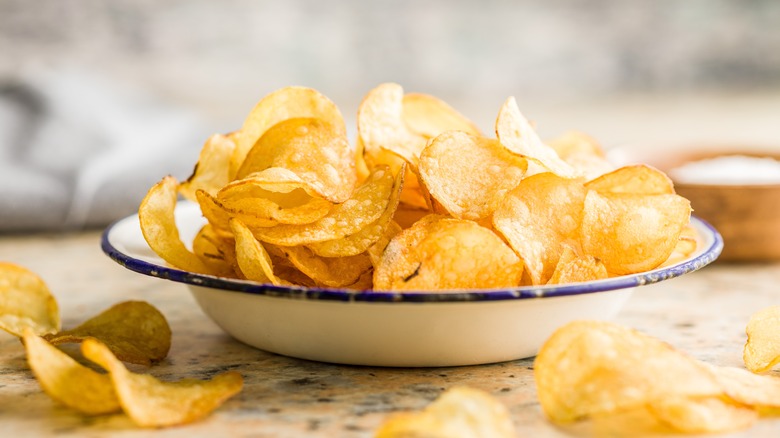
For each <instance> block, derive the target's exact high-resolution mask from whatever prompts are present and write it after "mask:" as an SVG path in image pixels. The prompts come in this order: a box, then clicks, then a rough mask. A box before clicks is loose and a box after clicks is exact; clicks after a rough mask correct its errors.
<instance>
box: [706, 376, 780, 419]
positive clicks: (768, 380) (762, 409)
mask: <svg viewBox="0 0 780 438" xmlns="http://www.w3.org/2000/svg"><path fill="white" fill-rule="evenodd" d="M711 370H712V372H713V373H714V374H715V378H716V379H718V383H719V384H720V385H721V387H722V388H723V392H724V393H725V394H726V395H727V396H728V397H729V398H730V399H731V400H733V401H734V402H736V403H739V404H741V405H744V406H751V407H753V408H754V409H755V410H756V411H757V412H758V413H760V414H770V415H778V414H780V378H778V377H775V376H762V375H759V374H753V373H752V372H750V371H748V370H744V369H742V368H734V367H711Z"/></svg>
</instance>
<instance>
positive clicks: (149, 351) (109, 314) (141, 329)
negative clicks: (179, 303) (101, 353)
mask: <svg viewBox="0 0 780 438" xmlns="http://www.w3.org/2000/svg"><path fill="white" fill-rule="evenodd" d="M87 338H95V339H97V340H99V341H101V342H103V343H104V344H106V346H108V348H109V349H110V350H111V352H113V353H114V354H115V355H116V356H117V358H119V359H120V360H122V361H124V362H129V363H134V364H139V365H146V366H149V365H151V364H152V362H159V361H161V360H163V359H165V356H167V355H168V351H169V350H170V349H171V328H170V327H169V326H168V321H166V320H165V316H163V314H162V313H160V311H159V310H157V309H156V308H155V307H154V306H152V305H151V304H149V303H147V302H144V301H125V302H124V303H119V304H116V305H114V306H111V308H109V309H107V310H105V311H103V312H102V313H100V314H99V315H97V316H94V317H92V318H90V319H89V320H87V321H86V322H84V323H83V324H81V325H79V326H78V327H76V328H74V329H70V330H63V331H61V332H59V333H56V334H51V335H46V336H44V339H46V340H47V341H49V342H50V343H51V344H52V345H59V344H67V343H77V342H83V341H84V340H85V339H87Z"/></svg>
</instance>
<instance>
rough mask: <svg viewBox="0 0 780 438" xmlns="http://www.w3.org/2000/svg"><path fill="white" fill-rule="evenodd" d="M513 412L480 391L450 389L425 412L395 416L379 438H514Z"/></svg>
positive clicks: (387, 422) (380, 432)
mask: <svg viewBox="0 0 780 438" xmlns="http://www.w3.org/2000/svg"><path fill="white" fill-rule="evenodd" d="M515 436H516V435H515V427H514V424H513V423H512V419H511V417H510V416H509V410H508V409H507V408H506V406H504V405H503V404H502V403H501V402H500V401H498V400H497V399H496V398H495V397H493V396H491V395H490V394H488V393H487V392H484V391H482V390H479V389H475V388H469V387H465V386H456V387H454V388H450V389H448V390H447V391H446V392H444V393H443V394H442V395H440V396H439V398H437V399H436V400H435V401H434V402H433V403H431V404H430V405H428V406H427V407H426V408H425V410H423V411H422V412H409V413H401V414H395V415H393V416H391V417H390V418H389V419H387V420H386V421H385V422H384V423H383V424H382V425H381V426H380V427H379V430H377V431H376V434H375V437H376V438H405V437H429V438H471V437H480V438H512V437H515Z"/></svg>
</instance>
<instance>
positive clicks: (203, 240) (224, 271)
mask: <svg viewBox="0 0 780 438" xmlns="http://www.w3.org/2000/svg"><path fill="white" fill-rule="evenodd" d="M224 239H226V237H223V236H220V234H219V233H218V232H217V231H215V230H214V227H213V226H212V225H211V224H206V225H204V226H203V227H202V228H201V229H200V231H198V234H196V235H195V238H194V239H193V240H192V252H194V253H195V255H197V256H198V257H200V259H201V260H203V263H205V264H206V265H208V267H209V269H210V270H211V272H213V273H214V275H216V276H219V277H233V276H235V270H234V269H233V266H234V264H233V263H232V260H231V259H230V258H229V256H228V255H227V254H226V253H225V251H224V250H223V249H222V247H223V246H224V244H223V242H222V240H224Z"/></svg>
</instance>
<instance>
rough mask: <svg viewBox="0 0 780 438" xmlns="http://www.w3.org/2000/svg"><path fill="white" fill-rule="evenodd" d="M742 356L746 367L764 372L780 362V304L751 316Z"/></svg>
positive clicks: (746, 330)
mask: <svg viewBox="0 0 780 438" xmlns="http://www.w3.org/2000/svg"><path fill="white" fill-rule="evenodd" d="M745 332H747V343H746V344H745V350H744V352H743V354H742V358H743V360H744V361H745V367H746V368H747V369H749V370H750V371H752V372H754V373H764V372H767V371H769V370H771V369H772V367H774V366H775V365H777V364H778V363H780V306H771V307H767V308H765V309H762V310H759V311H758V312H756V313H754V314H753V316H751V317H750V321H748V324H747V328H746V329H745Z"/></svg>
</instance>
